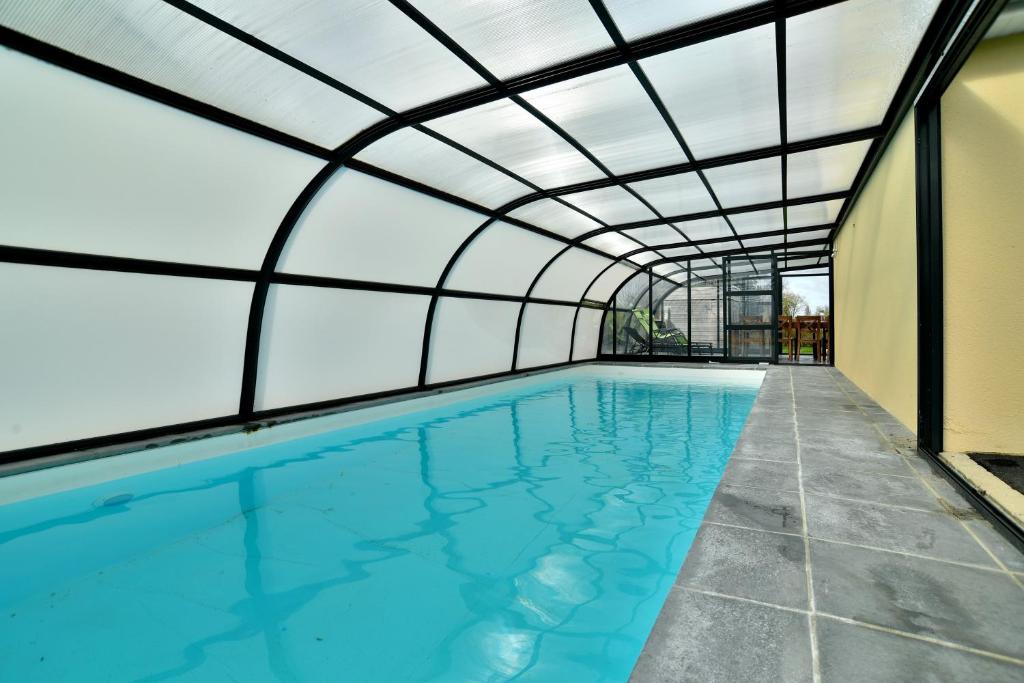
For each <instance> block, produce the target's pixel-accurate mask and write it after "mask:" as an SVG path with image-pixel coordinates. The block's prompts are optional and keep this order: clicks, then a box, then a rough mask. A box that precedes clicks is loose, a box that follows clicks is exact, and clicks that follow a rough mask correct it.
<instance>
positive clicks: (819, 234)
mask: <svg viewBox="0 0 1024 683" xmlns="http://www.w3.org/2000/svg"><path fill="white" fill-rule="evenodd" d="M831 233H832V230H831V229H828V230H812V231H810V232H800V233H797V234H795V235H790V236H789V244H790V246H793V245H794V243H795V242H809V241H811V240H822V239H825V238H827V237H828V236H829V235H830V234H831Z"/></svg>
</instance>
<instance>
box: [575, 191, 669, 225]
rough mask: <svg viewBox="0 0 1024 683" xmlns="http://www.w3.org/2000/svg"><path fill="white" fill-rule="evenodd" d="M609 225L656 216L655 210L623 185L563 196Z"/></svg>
mask: <svg viewBox="0 0 1024 683" xmlns="http://www.w3.org/2000/svg"><path fill="white" fill-rule="evenodd" d="M562 199H564V200H565V201H567V202H569V203H570V204H572V205H573V206H576V207H579V208H581V209H583V210H584V211H586V212H587V213H589V214H590V215H591V216H593V217H594V218H597V219H598V220H602V221H604V222H605V223H608V224H609V225H616V224H618V223H630V222H632V221H644V220H648V219H651V218H655V215H654V212H652V211H651V210H650V209H648V208H647V207H646V206H644V205H643V203H642V202H641V201H640V200H639V199H637V198H636V197H634V196H633V195H631V194H630V193H629V192H627V191H626V190H624V189H622V188H621V187H601V188H598V189H596V190H587V191H586V192H577V193H575V194H568V195H565V196H564V197H562Z"/></svg>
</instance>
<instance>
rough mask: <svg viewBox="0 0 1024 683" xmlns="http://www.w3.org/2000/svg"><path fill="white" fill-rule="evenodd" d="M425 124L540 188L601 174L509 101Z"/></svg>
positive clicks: (533, 118)
mask: <svg viewBox="0 0 1024 683" xmlns="http://www.w3.org/2000/svg"><path fill="white" fill-rule="evenodd" d="M426 125H427V127H428V128H430V129H432V130H435V131H437V132H438V133H440V134H441V135H444V136H446V137H449V138H451V139H452V140H455V141H456V142H459V143H461V144H463V145H465V146H466V147H468V148H470V149H471V150H473V151H474V152H477V153H478V154H482V155H483V156H485V157H487V158H488V159H491V160H492V161H495V162H497V163H498V164H500V165H502V166H504V167H506V168H508V169H510V170H512V171H514V172H515V173H518V174H519V175H521V176H523V177H524V178H526V179H527V180H529V181H531V182H534V183H536V184H538V185H540V186H541V187H558V186H560V185H570V184H572V183H578V182H581V181H584V180H594V179H596V178H601V177H604V174H603V173H602V172H601V170H600V169H599V168H598V167H597V166H594V165H593V164H592V163H590V161H588V160H587V158H586V157H585V156H583V155H582V154H580V153H579V152H577V151H576V150H575V149H573V147H572V146H571V145H570V144H569V143H568V142H566V141H565V140H563V139H562V137H561V136H560V135H558V133H556V132H554V131H553V130H551V129H550V128H548V127H547V126H545V125H544V124H543V123H541V122H540V121H539V120H538V119H537V118H536V117H534V116H532V115H530V114H529V113H528V112H527V111H526V110H525V109H523V108H522V107H520V106H519V105H518V104H516V103H515V102H512V101H510V100H498V101H497V102H491V103H489V104H484V105H481V106H479V107H474V108H473V109H467V110H465V111H461V112H458V113H455V114H449V115H448V116H444V117H442V118H439V119H436V120H434V121H431V122H429V123H427V124H426Z"/></svg>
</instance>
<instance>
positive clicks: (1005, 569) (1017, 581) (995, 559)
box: [790, 369, 1024, 590]
mask: <svg viewBox="0 0 1024 683" xmlns="http://www.w3.org/2000/svg"><path fill="white" fill-rule="evenodd" d="M826 371H827V372H828V375H829V377H830V378H831V379H832V381H833V382H835V384H836V386H838V387H840V389H842V387H841V386H840V384H839V382H838V381H836V378H835V375H834V374H833V373H832V371H831V370H829V369H826ZM792 372H793V371H792V370H790V374H792ZM843 391H846V390H845V389H843ZM847 396H849V394H848V393H847ZM861 412H862V413H863V412H864V410H863V408H862V409H861ZM865 415H866V414H865ZM875 430H876V431H877V432H878V433H879V434H881V435H882V438H883V439H885V441H886V442H887V443H888V444H889V446H890V447H891V448H893V449H894V450H895V451H896V452H897V453H899V456H900V458H902V459H903V464H904V465H906V466H907V469H909V470H910V471H911V472H913V473H914V475H915V476H916V477H917V478H918V479H919V480H920V481H921V483H922V484H924V486H925V488H927V489H928V490H929V491H931V493H932V495H933V496H935V498H936V499H937V500H938V501H939V504H940V505H941V504H942V502H944V501H945V499H944V498H943V497H942V496H940V495H939V492H938V491H936V490H935V488H934V487H933V486H932V485H931V484H930V483H929V482H928V480H927V479H925V478H924V477H923V476H922V475H921V473H920V472H918V471H917V469H916V468H915V467H914V466H913V465H911V464H910V461H909V460H908V459H907V456H906V454H904V453H903V451H901V450H900V449H899V448H896V444H895V443H893V441H892V439H890V438H889V436H888V435H887V434H886V433H885V432H883V431H882V430H881V429H878V427H877V426H875ZM797 449H799V444H798V445H797ZM798 452H799V451H798ZM956 521H957V522H959V524H960V526H961V527H962V528H963V529H964V531H966V532H967V534H968V535H969V536H970V537H971V538H973V539H974V541H975V543H977V544H978V545H979V546H981V549H982V550H984V551H985V552H986V553H987V554H988V556H989V557H991V558H992V561H993V562H995V563H996V565H997V566H998V567H999V568H1000V569H1002V571H1003V572H1004V573H1005V574H1006V575H1007V576H1008V577H1010V581H1012V582H1013V583H1015V584H1016V585H1017V587H1018V588H1020V589H1021V590H1024V581H1021V579H1020V577H1018V576H1017V575H1016V574H1014V573H1013V572H1012V571H1010V568H1009V567H1007V566H1006V564H1004V563H1003V561H1002V560H1000V559H999V557H997V556H996V554H995V553H994V552H992V550H991V549H990V548H989V547H988V546H987V545H985V543H984V542H982V540H981V539H980V538H978V535H977V534H975V533H974V531H973V530H972V529H971V528H970V527H969V526H967V524H966V523H965V522H964V520H962V519H957V520H956Z"/></svg>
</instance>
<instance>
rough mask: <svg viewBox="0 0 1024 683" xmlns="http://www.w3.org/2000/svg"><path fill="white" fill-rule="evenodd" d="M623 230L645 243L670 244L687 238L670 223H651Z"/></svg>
mask: <svg viewBox="0 0 1024 683" xmlns="http://www.w3.org/2000/svg"><path fill="white" fill-rule="evenodd" d="M623 232H624V233H625V234H627V235H629V236H630V237H632V238H633V239H637V240H640V241H641V242H643V243H644V244H647V245H658V244H672V243H673V242H685V241H686V239H687V238H686V237H683V235H682V234H680V232H679V231H678V230H676V229H675V228H673V227H672V226H671V225H652V226H649V227H646V228H633V229H632V230H624V231H623ZM687 237H688V236H687Z"/></svg>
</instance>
